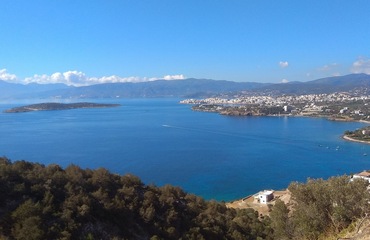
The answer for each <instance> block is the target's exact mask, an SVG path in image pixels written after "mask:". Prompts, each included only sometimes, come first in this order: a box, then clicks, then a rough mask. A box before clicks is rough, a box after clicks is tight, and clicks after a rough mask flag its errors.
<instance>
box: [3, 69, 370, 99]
mask: <svg viewBox="0 0 370 240" xmlns="http://www.w3.org/2000/svg"><path fill="white" fill-rule="evenodd" d="M333 92H352V93H357V94H370V75H366V74H350V75H346V76H339V77H328V78H322V79H317V80H313V81H308V82H290V83H278V84H271V83H255V82H232V81H225V80H210V79H185V80H172V81H166V80H157V81H151V82H139V83H105V84H96V85H91V86H84V87H70V86H66V85H64V84H43V85H41V84H28V85H21V84H11V83H7V82H4V81H1V80H0V99H9V98H13V99H25V98H155V97H157V98H158V97H162V98H163V97H177V98H179V97H180V98H205V97H212V96H219V95H224V96H234V95H238V94H239V95H240V94H252V95H253V94H259V95H261V94H263V95H267V94H273V95H281V94H289V95H292V94H293V95H303V94H320V93H333Z"/></svg>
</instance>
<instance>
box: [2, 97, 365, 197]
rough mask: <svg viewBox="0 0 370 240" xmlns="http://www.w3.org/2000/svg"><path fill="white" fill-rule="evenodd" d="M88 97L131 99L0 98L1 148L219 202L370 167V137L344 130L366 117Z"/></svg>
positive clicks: (13, 154)
mask: <svg viewBox="0 0 370 240" xmlns="http://www.w3.org/2000/svg"><path fill="white" fill-rule="evenodd" d="M89 101H90V102H97V103H102V102H105V103H120V104H122V105H121V106H120V107H115V108H99V109H74V110H64V111H39V112H28V113H13V114H9V113H8V114H6V113H2V111H3V110H5V109H8V108H11V107H15V106H21V105H25V104H30V103H35V102H36V101H33V102H28V101H22V102H20V101H18V102H0V112H1V113H0V135H1V140H0V155H2V156H6V157H8V158H10V159H11V160H12V161H15V160H28V161H32V162H39V163H42V164H45V165H47V164H51V163H57V164H59V165H61V166H62V167H66V166H68V165H69V164H77V165H79V166H81V167H82V168H90V169H96V168H99V167H104V168H107V169H109V170H110V171H111V172H113V173H118V174H126V173H131V174H135V175H137V176H138V177H140V178H141V179H142V181H143V182H144V183H146V184H155V185H157V186H162V185H165V184H172V185H175V186H179V187H182V188H183V189H184V190H185V191H187V192H189V193H194V194H197V195H200V196H202V197H204V198H206V199H216V200H219V201H221V200H225V201H229V200H234V199H238V198H241V197H244V196H247V195H250V194H253V193H256V192H258V191H260V190H263V189H275V190H277V189H283V188H286V187H287V186H288V185H289V183H290V182H291V181H300V182H304V181H306V179H307V178H328V177H330V176H337V175H342V174H351V173H356V172H359V171H362V170H364V169H370V145H366V144H360V143H353V142H348V141H345V140H343V139H341V135H342V134H343V132H344V131H345V130H354V129H357V128H360V127H363V126H365V124H363V123H357V122H351V123H348V122H333V121H328V120H326V119H320V118H299V117H230V116H222V115H218V114H215V113H205V112H194V111H192V110H191V106H189V105H181V104H179V103H178V102H179V101H180V99H125V100H122V99H114V100H101V99H98V100H97V99H95V100H89ZM38 102H45V100H42V101H38ZM366 154H369V156H366Z"/></svg>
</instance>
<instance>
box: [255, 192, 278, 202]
mask: <svg viewBox="0 0 370 240" xmlns="http://www.w3.org/2000/svg"><path fill="white" fill-rule="evenodd" d="M254 198H255V199H256V200H257V201H258V202H259V203H262V204H267V203H268V202H269V201H271V200H272V199H274V191H273V190H263V191H261V192H259V193H257V194H255V195H254Z"/></svg>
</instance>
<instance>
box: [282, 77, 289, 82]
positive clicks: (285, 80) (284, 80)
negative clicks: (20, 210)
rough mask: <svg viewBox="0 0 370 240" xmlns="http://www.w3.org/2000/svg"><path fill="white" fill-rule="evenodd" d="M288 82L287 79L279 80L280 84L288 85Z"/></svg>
mask: <svg viewBox="0 0 370 240" xmlns="http://www.w3.org/2000/svg"><path fill="white" fill-rule="evenodd" d="M288 82H289V81H288V80H287V79H285V78H284V79H283V80H281V83H288Z"/></svg>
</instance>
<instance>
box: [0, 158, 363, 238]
mask: <svg viewBox="0 0 370 240" xmlns="http://www.w3.org/2000/svg"><path fill="white" fill-rule="evenodd" d="M368 185H369V183H368V182H366V181H363V180H354V181H350V179H349V177H347V176H343V177H333V178H330V179H328V180H322V179H316V180H313V179H309V180H308V181H307V183H305V184H303V183H291V184H290V186H289V190H290V192H291V195H292V203H293V205H292V206H289V207H287V206H286V205H285V204H284V203H283V202H282V201H279V200H277V201H276V204H275V205H274V207H273V208H272V211H271V213H270V217H264V218H263V219H261V218H260V217H259V215H258V213H257V212H256V211H254V210H252V209H243V210H236V209H230V208H227V207H226V206H225V204H223V203H219V202H215V201H205V200H204V199H202V198H200V197H197V196H195V195H193V194H188V193H186V192H184V191H183V190H181V189H180V188H177V187H173V186H170V185H166V186H163V187H156V186H153V185H149V186H147V185H145V184H143V183H142V182H141V180H140V179H139V178H138V177H136V176H133V175H125V176H119V175H115V174H111V173H109V172H108V171H107V170H106V169H103V168H99V169H96V170H89V169H85V170H84V169H81V168H80V167H78V166H76V165H70V166H68V167H67V168H66V169H65V170H64V169H62V168H61V167H59V166H58V165H55V164H53V165H49V166H43V165H40V164H36V163H29V162H26V161H16V162H14V163H12V162H11V161H9V160H8V159H6V158H0V193H1V197H0V238H3V239H183V240H186V239H189V240H190V239H266V240H269V239H282V240H284V239H318V238H319V237H320V236H322V235H323V234H324V233H325V234H327V233H330V232H331V233H334V234H335V233H338V232H340V231H341V230H342V229H344V228H346V227H348V226H349V225H350V224H351V223H353V222H354V221H356V220H357V219H358V218H361V217H363V216H365V215H366V213H368V212H369V210H370V209H369V201H370V194H369V192H368V190H367V187H368Z"/></svg>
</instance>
